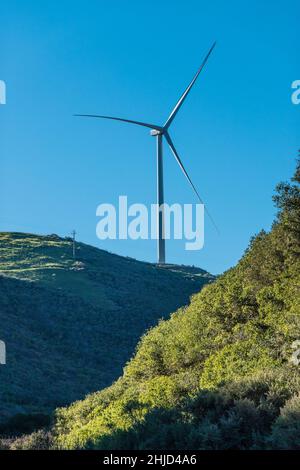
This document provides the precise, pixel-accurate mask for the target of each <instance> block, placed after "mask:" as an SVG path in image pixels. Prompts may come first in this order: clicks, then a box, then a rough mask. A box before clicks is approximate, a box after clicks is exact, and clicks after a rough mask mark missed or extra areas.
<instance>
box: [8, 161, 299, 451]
mask: <svg viewBox="0 0 300 470" xmlns="http://www.w3.org/2000/svg"><path fill="white" fill-rule="evenodd" d="M299 183H300V162H298V166H297V170H296V173H295V176H294V178H293V182H292V184H287V183H282V184H280V185H279V186H278V188H277V195H276V196H275V198H274V199H275V203H276V205H277V207H278V209H279V211H278V218H277V220H276V221H275V222H274V225H273V227H272V230H271V231H270V232H269V233H266V232H261V233H259V234H258V235H257V236H256V237H255V238H253V239H252V240H251V243H250V245H249V248H248V249H247V250H246V252H245V254H244V256H243V257H242V259H241V260H240V262H239V263H238V264H237V266H236V267H234V268H233V269H230V270H229V271H227V272H226V273H225V274H224V275H223V276H221V277H220V278H218V279H217V280H216V281H215V282H214V283H213V284H211V285H208V286H206V287H204V288H203V289H202V291H201V292H200V293H199V294H197V295H195V296H194V297H193V299H192V302H191V304H190V305H189V306H187V307H185V308H181V309H179V310H178V311H177V312H176V313H174V314H173V315H172V317H171V319H169V320H165V321H161V322H160V323H159V324H158V326H156V327H155V328H153V329H152V330H151V331H149V332H148V334H146V335H145V336H143V338H142V339H141V341H140V343H139V345H138V348H137V352H136V355H135V357H134V358H133V359H132V360H131V361H130V362H129V363H128V364H127V366H126V368H125V371H124V374H123V376H122V377H121V378H120V379H119V380H118V381H117V382H115V383H114V384H113V385H112V386H111V387H109V388H106V389H104V390H102V391H100V392H97V393H94V394H91V395H89V396H88V397H87V398H86V399H85V400H83V401H77V402H75V403H73V404H72V405H71V406H69V407H67V408H60V409H58V410H57V411H56V413H55V419H54V421H53V423H52V426H51V428H50V430H49V431H48V433H46V432H43V431H39V432H37V433H35V434H32V435H30V436H29V437H27V438H26V437H25V438H21V439H19V440H17V441H15V442H14V443H13V444H12V448H43V447H54V448H60V449H65V448H67V449H76V448H83V449H88V448H93V449H106V450H108V449H264V448H266V449H269V448H275V449H278V448H279V449H300V394H299V392H300V365H298V364H297V357H298V356H297V353H296V351H295V350H294V349H293V344H294V342H295V341H296V340H300V187H299ZM293 352H294V353H296V356H294V360H293V361H291V358H292V353H293ZM299 356H300V354H299ZM299 359H300V357H299Z"/></svg>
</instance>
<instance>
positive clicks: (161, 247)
mask: <svg viewBox="0 0 300 470" xmlns="http://www.w3.org/2000/svg"><path fill="white" fill-rule="evenodd" d="M215 45H216V43H215V42H214V44H213V45H212V46H211V48H210V50H209V51H208V53H207V55H206V56H205V58H204V60H203V62H202V64H201V66H200V67H199V69H198V70H197V73H196V75H195V76H194V78H193V80H192V81H191V83H190V84H189V86H188V87H187V88H186V90H185V91H184V92H183V94H182V95H181V97H180V98H179V100H178V102H177V103H176V105H175V107H174V109H173V110H172V112H171V114H170V116H169V117H168V119H167V121H166V122H165V124H164V125H163V126H158V125H156V124H149V123H147V122H141V121H133V120H131V119H123V118H120V117H114V116H100V115H97V114H75V115H74V116H81V117H89V118H101V119H112V120H114V121H122V122H127V123H129V124H137V125H138V126H143V127H148V128H150V129H151V131H150V134H151V135H152V136H154V137H156V161H157V227H158V240H157V255H158V263H159V264H164V263H165V261H166V255H165V239H164V208H163V204H164V184H163V137H164V138H165V139H166V141H167V143H168V145H169V147H170V148H171V151H172V153H173V155H174V157H175V160H176V161H177V163H178V165H179V166H180V168H181V171H182V172H183V174H184V176H185V177H186V179H187V180H188V182H189V184H190V185H191V186H192V188H193V190H194V192H195V193H196V196H197V198H198V199H199V201H200V202H201V204H203V201H202V199H201V197H200V195H199V193H198V191H197V189H196V188H195V186H194V184H193V182H192V180H191V178H190V177H189V175H188V173H187V171H186V169H185V168H184V166H183V163H182V161H181V159H180V157H179V155H178V152H177V150H176V148H175V146H174V144H173V141H172V139H171V137H170V134H169V127H170V125H171V124H172V122H173V120H174V118H175V116H176V114H177V113H178V111H179V109H180V108H181V106H182V104H183V102H184V100H185V99H186V97H187V95H188V94H189V92H190V90H191V88H192V86H193V85H194V83H195V81H196V80H197V78H198V76H199V74H200V72H201V71H202V69H203V68H204V66H205V64H206V62H207V60H208V58H209V56H210V54H211V53H212V51H213V49H214V47H215ZM205 210H206V212H207V214H208V216H209V218H210V219H211V221H212V223H213V225H214V226H215V223H214V221H213V219H212V217H211V216H210V214H209V212H208V211H207V209H206V208H205ZM215 227H216V226H215Z"/></svg>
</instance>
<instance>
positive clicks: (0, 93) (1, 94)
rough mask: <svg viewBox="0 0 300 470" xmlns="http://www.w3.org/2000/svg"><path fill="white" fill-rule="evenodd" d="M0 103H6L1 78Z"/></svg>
mask: <svg viewBox="0 0 300 470" xmlns="http://www.w3.org/2000/svg"><path fill="white" fill-rule="evenodd" d="M0 104H6V85H5V82H4V81H3V80H0Z"/></svg>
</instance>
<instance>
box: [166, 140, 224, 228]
mask: <svg viewBox="0 0 300 470" xmlns="http://www.w3.org/2000/svg"><path fill="white" fill-rule="evenodd" d="M164 136H165V138H166V141H167V142H168V144H169V146H170V149H171V150H172V153H173V155H174V157H175V160H176V161H177V163H178V165H179V166H180V168H181V171H182V173H183V174H184V176H185V177H186V179H187V180H188V182H189V183H190V185H191V187H192V188H193V190H194V192H195V194H196V196H197V197H198V199H199V201H200V202H201V204H203V205H204V209H205V211H206V213H207V215H208V217H209V218H210V220H211V222H212V224H213V226H214V227H215V229H216V231H217V232H218V233H219V229H218V227H217V226H216V224H215V222H214V220H213V218H212V216H211V215H210V213H209V212H208V209H207V208H206V205H205V204H204V202H203V200H202V198H201V196H200V194H199V193H198V191H197V189H196V188H195V186H194V183H193V182H192V180H191V178H190V177H189V175H188V173H187V171H186V169H185V168H184V166H183V163H182V161H181V159H180V157H179V155H178V152H177V150H176V148H175V146H174V144H173V142H172V139H171V137H170V134H169V133H168V132H165V133H164Z"/></svg>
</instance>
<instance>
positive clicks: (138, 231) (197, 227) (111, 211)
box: [96, 196, 204, 250]
mask: <svg viewBox="0 0 300 470" xmlns="http://www.w3.org/2000/svg"><path fill="white" fill-rule="evenodd" d="M96 215H97V216H98V217H100V221H99V222H98V223H97V227H96V234H97V237H98V238H99V239H100V240H106V239H110V240H116V239H119V240H127V239H128V238H130V239H131V240H138V239H142V240H149V239H151V240H157V239H158V237H159V233H158V221H157V219H158V217H162V238H163V239H164V240H170V239H171V238H173V239H174V240H186V243H185V249H186V250H201V249H202V248H203V246H204V205H203V204H183V205H181V204H177V203H176V204H172V205H169V204H161V205H160V209H159V211H158V205H157V204H151V208H150V211H148V207H147V206H145V205H144V204H131V205H130V206H128V201H127V196H119V207H118V208H116V207H115V206H114V205H113V204H100V205H99V206H98V207H97V210H96Z"/></svg>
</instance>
